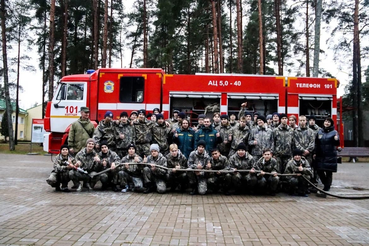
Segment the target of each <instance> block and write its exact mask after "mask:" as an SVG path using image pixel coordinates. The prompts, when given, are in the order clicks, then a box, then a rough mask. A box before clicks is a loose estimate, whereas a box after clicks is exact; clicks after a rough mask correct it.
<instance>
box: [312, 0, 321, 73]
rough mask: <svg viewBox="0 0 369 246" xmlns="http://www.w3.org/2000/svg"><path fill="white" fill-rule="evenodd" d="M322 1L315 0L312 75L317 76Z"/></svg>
mask: <svg viewBox="0 0 369 246" xmlns="http://www.w3.org/2000/svg"><path fill="white" fill-rule="evenodd" d="M322 1H323V0H316V8H315V36H314V61H313V63H314V64H313V76H314V77H318V76H319V55H320V24H321V19H322Z"/></svg>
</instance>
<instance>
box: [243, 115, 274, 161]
mask: <svg viewBox="0 0 369 246" xmlns="http://www.w3.org/2000/svg"><path fill="white" fill-rule="evenodd" d="M265 122H266V119H265V117H264V116H261V115H260V116H258V118H257V126H256V127H255V128H253V129H252V130H251V133H250V136H249V148H251V152H250V153H251V155H252V156H253V157H254V159H255V161H258V160H259V159H260V158H261V156H262V155H263V150H264V149H270V150H272V151H273V147H274V141H273V131H272V130H271V129H269V128H266V127H265Z"/></svg>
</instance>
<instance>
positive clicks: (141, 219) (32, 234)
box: [0, 154, 369, 245]
mask: <svg viewBox="0 0 369 246" xmlns="http://www.w3.org/2000/svg"><path fill="white" fill-rule="evenodd" d="M0 160H1V161H0V168H1V172H0V245H369V200H342V199H336V198H327V199H324V198H318V197H316V196H315V195H314V194H310V195H309V197H306V198H305V197H304V198H303V197H291V196H288V195H286V194H278V195H277V196H275V197H269V196H246V195H237V196H236V195H232V196H223V195H218V194H217V195H205V196H199V195H197V196H190V195H188V194H179V193H169V194H164V195H159V194H156V193H151V194H148V195H145V194H136V193H115V192H111V191H105V192H100V191H92V192H81V193H77V192H70V193H61V192H55V191H54V190H53V189H52V188H51V187H50V186H48V185H47V183H46V182H45V180H46V178H47V177H48V175H49V173H50V171H51V169H52V163H51V160H50V157H48V156H27V155H5V154H0ZM338 168H339V171H338V173H337V174H335V175H334V182H333V188H332V189H331V192H332V193H335V194H340V195H343V194H348V193H350V194H351V193H352V194H357V195H363V194H366V195H369V182H368V175H369V164H368V163H345V164H341V165H339V167H338ZM353 188H355V189H353Z"/></svg>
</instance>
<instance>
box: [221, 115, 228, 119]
mask: <svg viewBox="0 0 369 246" xmlns="http://www.w3.org/2000/svg"><path fill="white" fill-rule="evenodd" d="M220 118H221V119H227V120H229V116H228V115H227V114H222V115H221V116H220Z"/></svg>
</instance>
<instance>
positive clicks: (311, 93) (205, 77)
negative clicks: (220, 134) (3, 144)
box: [44, 68, 343, 154]
mask: <svg viewBox="0 0 369 246" xmlns="http://www.w3.org/2000/svg"><path fill="white" fill-rule="evenodd" d="M338 86H339V82H338V81H337V80H336V79H325V78H295V77H283V76H261V75H243V74H196V75H178V74H165V73H164V71H163V70H162V69H146V68H145V69H114V68H101V69H98V70H96V71H89V72H87V73H86V74H77V75H69V76H65V77H63V78H62V79H61V80H60V82H59V83H58V86H57V89H56V93H55V96H54V98H53V100H52V101H51V102H48V105H47V109H46V115H45V119H44V122H45V123H44V124H45V130H46V131H47V134H46V135H45V137H44V150H45V151H48V152H49V153H53V154H56V153H58V152H59V148H60V146H61V145H62V144H63V143H65V141H66V139H67V137H68V132H69V127H70V125H71V123H73V122H74V121H76V120H77V119H78V118H79V111H80V108H81V107H83V106H87V107H89V108H90V119H91V120H92V121H99V120H101V119H102V118H103V117H104V114H105V112H106V111H108V110H109V111H112V112H113V114H114V116H115V117H116V118H118V117H119V115H120V113H121V112H122V111H127V112H128V113H130V112H132V111H136V110H139V109H145V110H147V111H150V112H152V110H153V109H154V108H159V109H160V110H161V111H162V112H163V114H164V116H165V117H166V118H169V117H170V115H171V112H173V110H174V109H176V110H179V111H182V112H185V113H186V114H187V116H188V117H189V119H190V121H191V124H194V123H196V119H197V116H198V114H202V113H204V111H205V108H206V107H207V106H208V105H216V104H218V107H219V109H220V112H221V114H227V113H228V114H229V113H232V112H233V113H238V111H239V109H240V105H241V103H243V102H246V101H247V102H248V107H249V108H248V110H250V111H258V112H260V113H261V114H264V115H267V114H271V113H273V112H278V113H287V114H288V115H295V116H296V117H298V116H299V115H307V116H308V115H315V116H316V117H317V122H318V124H320V125H322V122H323V120H324V118H326V117H328V116H330V117H332V118H333V120H334V121H335V122H336V121H337V87H338ZM340 132H342V131H340ZM341 139H343V136H342V133H341Z"/></svg>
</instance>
